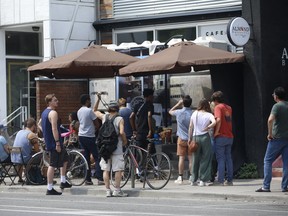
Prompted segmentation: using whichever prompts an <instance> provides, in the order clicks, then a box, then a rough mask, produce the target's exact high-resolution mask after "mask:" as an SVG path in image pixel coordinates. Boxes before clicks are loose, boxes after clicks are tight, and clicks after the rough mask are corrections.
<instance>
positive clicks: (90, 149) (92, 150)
mask: <svg viewBox="0 0 288 216" xmlns="http://www.w3.org/2000/svg"><path fill="white" fill-rule="evenodd" d="M79 143H80V145H81V148H83V149H84V157H85V159H86V160H87V163H88V167H89V170H88V173H87V176H86V181H91V160H90V154H92V156H93V158H94V160H95V164H96V172H95V175H96V178H97V179H98V180H100V181H103V171H102V170H101V167H100V165H99V162H100V159H99V157H98V147H97V145H96V138H95V137H84V136H79Z"/></svg>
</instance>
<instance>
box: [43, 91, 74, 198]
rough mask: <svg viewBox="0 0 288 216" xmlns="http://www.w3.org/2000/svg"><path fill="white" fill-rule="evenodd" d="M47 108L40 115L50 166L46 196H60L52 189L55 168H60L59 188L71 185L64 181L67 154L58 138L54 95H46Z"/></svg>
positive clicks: (58, 129)
mask: <svg viewBox="0 0 288 216" xmlns="http://www.w3.org/2000/svg"><path fill="white" fill-rule="evenodd" d="M45 102H46V104H47V108H46V109H45V110H44V111H43V112H42V114H41V128H42V132H43V136H44V140H45V144H46V149H47V151H48V152H49V156H50V164H49V167H48V170H47V192H46V195H61V194H62V193H61V192H58V191H56V190H55V189H54V188H53V177H54V170H55V168H59V167H60V175H61V184H60V188H61V189H64V188H71V187H72V185H71V184H70V183H69V182H68V181H67V180H66V167H67V162H68V154H67V151H66V150H65V148H63V143H62V142H61V139H60V136H61V132H60V124H59V118H58V113H57V112H56V109H57V107H58V99H57V98H56V96H55V95H54V94H48V95H46V97H45Z"/></svg>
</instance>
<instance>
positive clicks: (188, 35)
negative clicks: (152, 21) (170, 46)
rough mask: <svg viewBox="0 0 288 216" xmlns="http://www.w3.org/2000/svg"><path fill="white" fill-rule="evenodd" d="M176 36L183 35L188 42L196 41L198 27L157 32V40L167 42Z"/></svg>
mask: <svg viewBox="0 0 288 216" xmlns="http://www.w3.org/2000/svg"><path fill="white" fill-rule="evenodd" d="M174 35H183V36H184V38H185V39H186V40H195V39H196V27H190V28H180V29H165V30H157V40H158V41H160V42H166V41H167V40H169V39H170V38H171V37H172V36H174Z"/></svg>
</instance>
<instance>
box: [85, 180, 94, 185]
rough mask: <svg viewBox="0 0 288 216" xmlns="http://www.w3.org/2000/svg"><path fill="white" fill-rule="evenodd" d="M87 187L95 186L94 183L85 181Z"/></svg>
mask: <svg viewBox="0 0 288 216" xmlns="http://www.w3.org/2000/svg"><path fill="white" fill-rule="evenodd" d="M85 185H93V182H92V181H85Z"/></svg>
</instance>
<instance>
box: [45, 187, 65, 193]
mask: <svg viewBox="0 0 288 216" xmlns="http://www.w3.org/2000/svg"><path fill="white" fill-rule="evenodd" d="M61 194H62V193H61V192H58V191H56V190H55V189H54V188H52V190H47V192H46V195H61Z"/></svg>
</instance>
